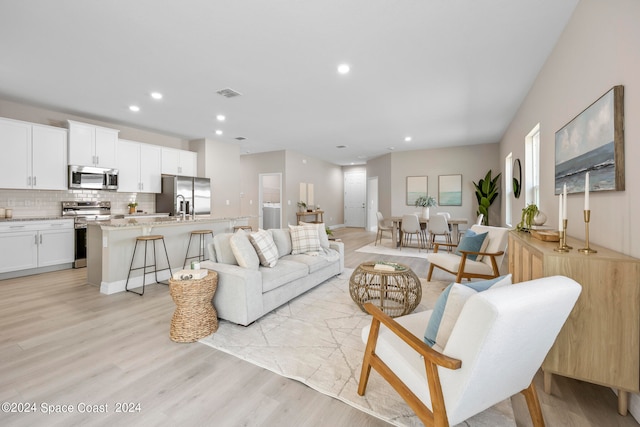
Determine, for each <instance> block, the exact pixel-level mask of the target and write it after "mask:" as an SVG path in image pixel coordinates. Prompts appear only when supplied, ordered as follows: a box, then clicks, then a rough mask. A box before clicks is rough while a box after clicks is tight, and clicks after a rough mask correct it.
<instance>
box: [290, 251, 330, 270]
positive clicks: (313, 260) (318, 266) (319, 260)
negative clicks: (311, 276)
mask: <svg viewBox="0 0 640 427" xmlns="http://www.w3.org/2000/svg"><path fill="white" fill-rule="evenodd" d="M282 259H286V260H289V261H295V262H298V263H300V264H304V265H306V266H307V267H308V269H309V273H315V272H316V271H318V270H322V269H323V268H325V267H326V266H327V265H329V264H333V262H332V261H329V260H327V258H326V257H322V256H311V255H307V254H297V255H287V256H285V257H283V258H282Z"/></svg>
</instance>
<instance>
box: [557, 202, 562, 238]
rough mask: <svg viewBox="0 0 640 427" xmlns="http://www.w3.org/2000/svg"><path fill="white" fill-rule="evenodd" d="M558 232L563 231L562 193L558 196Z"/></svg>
mask: <svg viewBox="0 0 640 427" xmlns="http://www.w3.org/2000/svg"><path fill="white" fill-rule="evenodd" d="M558 231H562V193H560V194H559V195H558Z"/></svg>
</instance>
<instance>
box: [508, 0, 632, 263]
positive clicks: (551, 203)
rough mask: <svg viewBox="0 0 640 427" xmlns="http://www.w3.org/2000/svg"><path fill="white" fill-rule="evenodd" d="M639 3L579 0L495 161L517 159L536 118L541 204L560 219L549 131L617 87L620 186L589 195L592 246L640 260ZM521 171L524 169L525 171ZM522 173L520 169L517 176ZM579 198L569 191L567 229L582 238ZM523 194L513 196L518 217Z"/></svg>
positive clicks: (581, 202)
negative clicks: (621, 96)
mask: <svg viewBox="0 0 640 427" xmlns="http://www.w3.org/2000/svg"><path fill="white" fill-rule="evenodd" d="M638 22H640V2H639V1H637V0H613V1H607V2H603V1H598V0H582V1H581V2H580V3H579V4H578V7H577V8H576V10H575V12H574V14H573V16H572V18H571V20H570V21H569V23H568V25H567V27H566V29H565V31H564V33H563V34H562V36H561V37H560V39H559V40H558V43H557V45H556V47H555V49H554V51H553V52H552V54H551V55H550V57H549V59H548V60H547V62H546V64H545V65H544V67H543V68H542V70H541V71H540V73H539V75H538V78H537V79H536V81H535V83H534V85H533V86H532V88H531V91H530V92H529V94H528V95H527V97H526V99H525V101H524V103H523V104H522V106H521V107H520V109H519V110H518V112H517V114H516V116H515V117H514V119H513V121H512V122H511V124H510V126H509V128H508V129H507V132H506V133H505V136H504V138H503V139H502V141H501V146H500V156H501V159H504V157H505V156H506V155H507V154H508V153H509V152H513V156H514V159H515V158H520V159H522V160H523V162H522V165H523V167H524V137H525V136H526V135H527V134H528V133H529V131H530V130H531V129H532V128H533V127H534V126H535V125H536V124H537V123H540V163H541V165H542V166H541V177H540V208H541V210H543V211H544V212H545V213H546V214H547V217H548V218H549V220H548V224H551V225H553V224H557V223H558V213H557V212H558V209H557V206H558V205H557V198H556V197H555V196H554V164H555V132H556V131H557V130H558V129H560V128H562V127H563V126H564V125H565V124H566V123H567V122H569V121H570V120H571V119H573V118H574V117H575V116H576V115H577V114H579V113H580V112H581V111H583V110H584V109H585V108H586V107H588V106H589V105H590V104H591V103H592V102H594V101H595V100H596V99H598V98H599V97H600V96H601V95H603V94H604V93H605V92H607V91H608V90H609V89H611V88H612V87H613V86H615V85H619V84H621V85H624V91H625V105H624V109H625V164H626V167H625V174H626V179H625V180H626V190H625V191H608V192H591V200H590V204H591V224H590V230H589V232H590V239H591V242H592V243H596V244H599V245H603V246H606V247H608V248H611V249H614V250H617V251H619V252H623V253H625V254H627V255H631V256H634V257H640V232H639V228H638V221H637V215H634V213H637V212H638V211H639V209H640V191H638V190H639V188H640V186H639V185H638V183H640V168H638V167H637V165H638V158H640V145H639V144H638V143H637V141H638V140H639V139H640V122H639V121H638V117H640V25H638ZM523 172H524V171H523ZM523 175H524V173H523ZM583 206H584V198H583V196H582V195H580V194H574V195H569V197H568V202H567V209H568V229H567V233H568V234H569V235H571V236H575V237H577V238H580V239H582V238H584V221H583ZM523 207H524V197H520V199H517V200H515V201H514V206H513V209H512V215H513V218H520V211H521V209H522V208H523Z"/></svg>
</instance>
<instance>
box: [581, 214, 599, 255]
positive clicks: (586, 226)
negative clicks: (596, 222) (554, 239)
mask: <svg viewBox="0 0 640 427" xmlns="http://www.w3.org/2000/svg"><path fill="white" fill-rule="evenodd" d="M590 221H591V210H590V209H585V210H584V238H585V244H586V248H582V249H578V252H582V253H583V254H595V253H596V252H598V251H596V250H595V249H591V248H590V247H589V222H590Z"/></svg>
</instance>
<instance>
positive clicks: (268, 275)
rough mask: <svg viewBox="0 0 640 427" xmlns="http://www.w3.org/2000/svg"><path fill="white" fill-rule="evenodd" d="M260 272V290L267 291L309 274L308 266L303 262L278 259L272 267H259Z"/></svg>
mask: <svg viewBox="0 0 640 427" xmlns="http://www.w3.org/2000/svg"><path fill="white" fill-rule="evenodd" d="M260 272H261V273H262V292H263V293H264V292H269V291H271V290H273V289H275V288H278V287H280V286H282V285H286V284H287V283H289V282H293V281H294V280H297V279H300V278H303V277H305V276H308V275H309V267H307V266H306V265H305V264H302V263H299V262H295V261H290V260H286V259H280V260H279V261H278V264H277V265H276V266H275V267H273V268H266V267H260Z"/></svg>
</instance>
